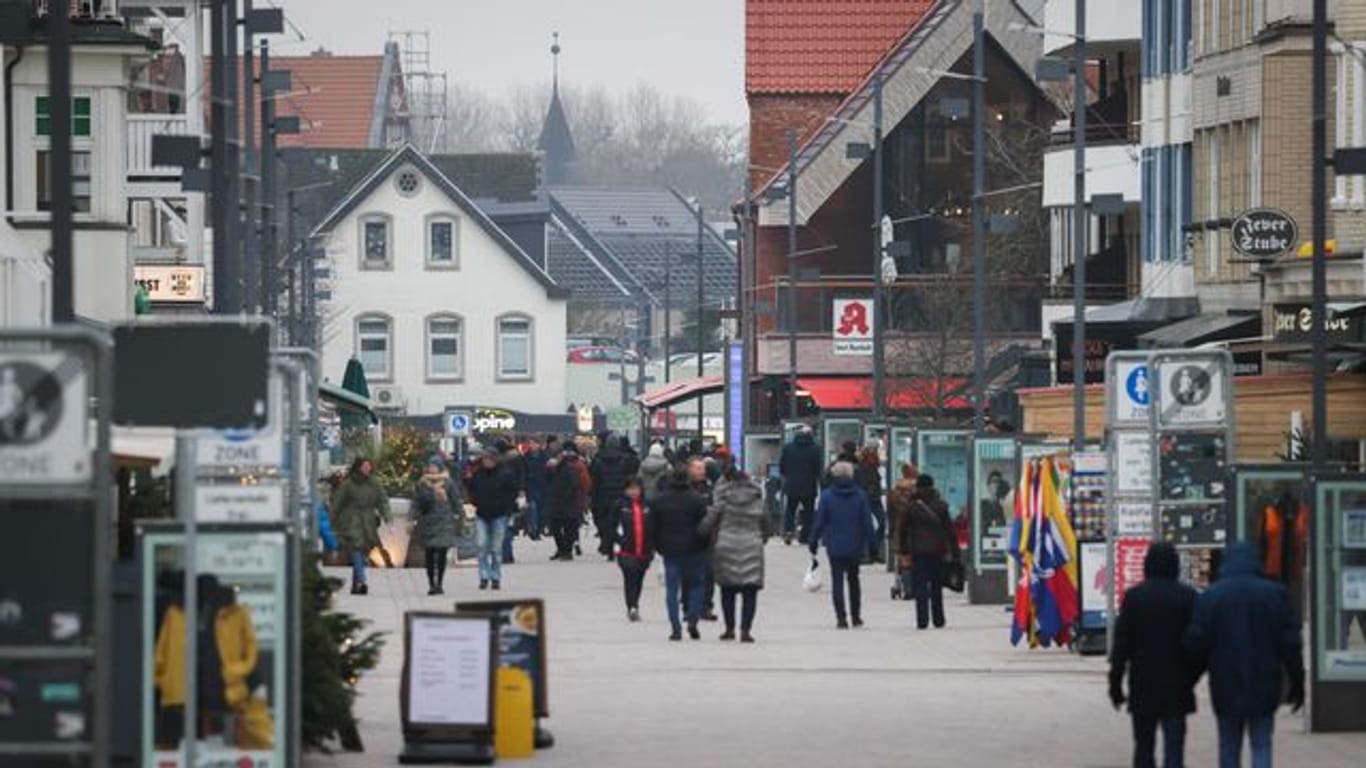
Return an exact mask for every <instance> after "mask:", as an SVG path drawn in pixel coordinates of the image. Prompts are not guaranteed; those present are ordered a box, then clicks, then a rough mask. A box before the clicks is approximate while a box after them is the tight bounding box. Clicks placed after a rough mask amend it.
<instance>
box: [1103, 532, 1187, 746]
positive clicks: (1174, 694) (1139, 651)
mask: <svg viewBox="0 0 1366 768" xmlns="http://www.w3.org/2000/svg"><path fill="white" fill-rule="evenodd" d="M1180 569H1181V561H1180V557H1179V556H1178V555H1177V553H1176V547H1174V546H1172V545H1171V544H1169V543H1167V542H1157V543H1155V544H1153V545H1152V546H1151V547H1150V548H1149V549H1148V554H1147V556H1146V557H1145V558H1144V559H1143V582H1142V583H1141V584H1139V585H1138V586H1136V587H1133V588H1132V589H1130V590H1128V591H1127V592H1125V593H1124V601H1123V603H1122V605H1121V608H1120V610H1119V616H1118V618H1116V619H1115V626H1114V634H1113V635H1111V638H1112V640H1113V642H1112V644H1111V648H1110V702H1111V703H1112V704H1114V705H1115V709H1119V708H1120V707H1122V706H1124V704H1125V702H1128V704H1129V716H1130V719H1131V720H1132V721H1133V731H1134V761H1133V764H1134V768H1156V766H1157V762H1156V758H1155V756H1154V753H1155V748H1156V746H1157V728H1158V726H1159V725H1160V726H1162V754H1163V759H1162V764H1163V766H1165V768H1181V766H1182V765H1183V764H1184V760H1185V751H1186V716H1187V715H1189V714H1190V713H1192V712H1194V711H1195V683H1196V681H1197V680H1199V678H1200V669H1199V667H1198V666H1197V664H1196V663H1195V660H1194V658H1193V657H1192V654H1191V653H1190V652H1189V651H1187V650H1186V647H1185V644H1184V637H1185V633H1186V628H1187V627H1189V626H1190V623H1191V617H1192V616H1193V615H1194V614H1195V590H1194V589H1191V588H1190V587H1189V586H1187V585H1185V584H1182V583H1181V582H1180V581H1178V580H1177V576H1178V574H1179V572H1180ZM1126 672H1127V673H1128V676H1129V695H1128V696H1127V697H1126V696H1125V695H1124V676H1125V673H1126Z"/></svg>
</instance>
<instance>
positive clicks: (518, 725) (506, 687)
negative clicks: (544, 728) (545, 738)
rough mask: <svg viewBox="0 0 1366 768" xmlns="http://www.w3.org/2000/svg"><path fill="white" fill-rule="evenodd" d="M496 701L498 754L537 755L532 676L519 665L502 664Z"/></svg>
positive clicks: (512, 755) (495, 730) (494, 729)
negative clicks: (507, 665)
mask: <svg viewBox="0 0 1366 768" xmlns="http://www.w3.org/2000/svg"><path fill="white" fill-rule="evenodd" d="M497 685H498V689H497V695H496V697H495V702H494V726H493V747H494V751H495V752H497V754H498V757H500V758H507V759H518V758H524V757H532V756H533V755H535V754H536V740H535V724H536V721H535V717H534V713H533V706H532V691H531V676H530V675H528V674H527V673H526V671H525V670H521V669H517V668H516V667H499V668H498V678H497Z"/></svg>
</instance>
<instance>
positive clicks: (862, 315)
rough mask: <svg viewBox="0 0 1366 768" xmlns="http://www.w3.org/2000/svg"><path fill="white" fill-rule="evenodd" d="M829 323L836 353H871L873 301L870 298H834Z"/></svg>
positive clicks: (852, 354) (856, 354)
mask: <svg viewBox="0 0 1366 768" xmlns="http://www.w3.org/2000/svg"><path fill="white" fill-rule="evenodd" d="M832 307H833V312H834V317H833V324H832V325H831V329H832V333H833V335H834V338H835V354H837V355H850V356H858V355H871V354H873V322H874V316H873V302H872V300H871V299H835V300H834V302H833V303H832Z"/></svg>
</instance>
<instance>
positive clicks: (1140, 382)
mask: <svg viewBox="0 0 1366 768" xmlns="http://www.w3.org/2000/svg"><path fill="white" fill-rule="evenodd" d="M1124 391H1125V392H1127V393H1128V395H1129V401H1130V402H1132V403H1133V404H1134V405H1141V406H1147V405H1148V366H1146V365H1139V366H1135V367H1134V369H1133V370H1132V371H1130V372H1129V377H1128V378H1127V379H1125V380H1124Z"/></svg>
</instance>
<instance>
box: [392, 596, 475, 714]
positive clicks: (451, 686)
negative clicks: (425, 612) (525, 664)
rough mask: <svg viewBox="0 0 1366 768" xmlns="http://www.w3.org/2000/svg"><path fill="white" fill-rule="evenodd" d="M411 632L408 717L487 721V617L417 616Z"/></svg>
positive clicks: (413, 621)
mask: <svg viewBox="0 0 1366 768" xmlns="http://www.w3.org/2000/svg"><path fill="white" fill-rule="evenodd" d="M409 631H410V632H411V633H412V634H411V635H410V638H409V647H408V665H407V666H408V721H409V722H410V723H414V724H417V725H472V726H478V727H483V726H487V725H489V721H490V716H489V714H490V713H489V700H490V697H489V686H491V685H492V684H493V680H492V679H491V676H490V674H489V673H490V670H491V669H492V659H491V658H490V655H491V654H492V652H493V648H492V643H491V642H490V638H489V632H490V630H489V620H488V619H469V618H458V617H454V616H450V617H436V616H423V617H414V618H413V619H412V624H411V626H410V629H409Z"/></svg>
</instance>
